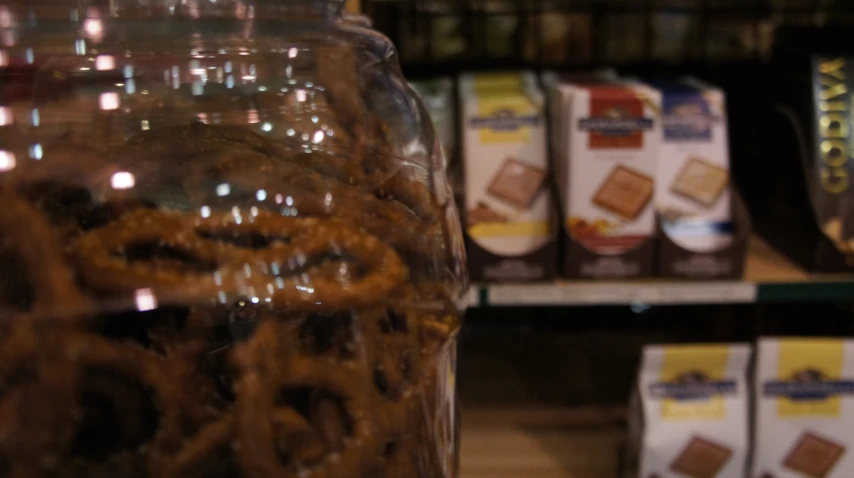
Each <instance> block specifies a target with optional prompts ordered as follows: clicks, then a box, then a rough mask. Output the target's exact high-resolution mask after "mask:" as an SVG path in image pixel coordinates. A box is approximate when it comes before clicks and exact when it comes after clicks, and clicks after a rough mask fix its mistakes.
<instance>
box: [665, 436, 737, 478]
mask: <svg viewBox="0 0 854 478" xmlns="http://www.w3.org/2000/svg"><path fill="white" fill-rule="evenodd" d="M730 457H732V450H731V449H729V448H727V447H725V446H723V445H720V444H718V443H715V442H712V441H709V440H706V439H704V438H699V437H693V438H691V441H689V442H688V444H687V445H686V446H685V448H684V449H682V452H681V453H679V456H677V457H676V460H674V461H673V463H672V464H671V465H670V470H671V471H673V472H675V473H680V474H682V475H685V476H689V477H691V478H715V476H717V475H718V473H720V471H721V470H722V469H723V467H724V466H725V465H726V464H727V462H728V461H729V459H730Z"/></svg>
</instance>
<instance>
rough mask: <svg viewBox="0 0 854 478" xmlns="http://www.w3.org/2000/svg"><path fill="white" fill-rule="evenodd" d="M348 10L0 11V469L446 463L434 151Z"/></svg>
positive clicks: (43, 6) (132, 470) (305, 471)
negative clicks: (346, 16)
mask: <svg viewBox="0 0 854 478" xmlns="http://www.w3.org/2000/svg"><path fill="white" fill-rule="evenodd" d="M342 3H343V2H341V1H335V0H328V1H317V0H316V1H309V0H254V1H249V0H216V1H212V0H180V1H179V0H111V1H107V0H75V1H60V0H39V1H37V2H34V1H29V2H24V1H20V0H0V205H2V207H0V239H2V241H0V264H2V265H3V269H2V273H0V475H2V476H46V477H47V476H51V477H53V476H75V477H96V476H97V477H100V476H111V477H112V476H116V477H120V476H135V477H136V476H139V477H149V476H150V477H155V476H156V477H161V476H175V477H179V476H180V477H194V476H196V477H208V476H211V477H213V476H216V477H231V476H234V477H243V476H247V477H273V476H275V477H278V476H284V477H287V476H295V477H296V476H307V477H308V476H319V477H341V478H343V477H377V478H379V477H425V478H437V477H452V476H456V454H457V452H456V448H457V447H456V444H457V440H458V419H457V417H458V410H457V408H456V406H455V402H456V395H455V387H454V371H455V363H456V358H455V357H456V356H455V347H456V334H457V331H458V328H459V325H460V316H461V314H460V307H459V304H461V303H462V301H461V299H462V297H463V295H464V293H465V292H466V287H467V281H466V275H465V254H464V247H463V242H462V239H461V237H462V236H461V232H460V227H459V220H458V215H457V210H456V207H455V205H454V201H453V195H452V193H451V190H450V187H449V185H448V182H447V179H446V176H445V158H444V155H443V153H442V148H441V146H440V144H439V140H438V139H437V137H436V134H435V131H434V129H433V126H432V124H431V122H430V119H429V117H428V115H427V113H426V112H425V110H424V108H423V106H422V105H421V103H420V102H419V101H418V100H417V98H416V96H415V94H414V93H413V92H412V90H411V89H410V88H409V86H408V85H407V83H406V81H405V80H404V79H403V76H402V75H401V73H400V70H399V67H398V62H397V56H396V52H395V50H394V48H393V47H392V45H391V44H390V42H389V41H388V40H387V39H386V38H385V37H383V36H382V35H380V34H378V33H376V32H374V31H372V30H369V29H366V28H364V27H362V26H360V25H359V24H357V23H353V22H347V21H341V6H342Z"/></svg>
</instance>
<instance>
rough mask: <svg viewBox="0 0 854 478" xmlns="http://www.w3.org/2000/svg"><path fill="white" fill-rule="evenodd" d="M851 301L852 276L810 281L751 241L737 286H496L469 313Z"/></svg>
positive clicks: (483, 290) (478, 291) (481, 290)
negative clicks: (483, 309) (512, 308)
mask: <svg viewBox="0 0 854 478" xmlns="http://www.w3.org/2000/svg"><path fill="white" fill-rule="evenodd" d="M843 300H854V276H830V275H828V276H824V275H810V274H808V273H806V272H805V271H803V270H802V269H800V268H799V267H798V266H796V265H795V264H793V263H792V262H791V261H789V260H788V259H787V258H786V257H784V256H783V255H781V254H780V253H779V252H777V251H776V250H774V249H773V248H771V247H770V246H769V245H768V244H767V243H765V241H763V240H762V239H760V238H758V237H754V238H753V239H752V240H751V244H750V253H749V256H748V259H747V266H746V272H745V277H744V279H743V280H740V281H715V282H692V281H662V280H648V281H633V282H584V281H559V282H554V283H537V284H494V285H486V286H476V287H474V288H473V289H472V290H471V291H470V295H469V304H470V305H471V306H473V307H487V306H495V307H504V306H579V305H631V304H647V305H679V304H748V303H755V302H786V301H843Z"/></svg>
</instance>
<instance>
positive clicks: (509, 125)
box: [469, 108, 540, 131]
mask: <svg viewBox="0 0 854 478" xmlns="http://www.w3.org/2000/svg"><path fill="white" fill-rule="evenodd" d="M469 125H471V127H472V128H475V129H491V130H493V131H517V130H520V129H523V128H536V127H537V126H539V125H540V116H539V115H518V114H516V112H515V111H513V110H512V109H509V108H505V109H500V110H496V111H495V112H494V113H492V114H491V115H489V116H478V117H475V118H472V119H471V120H469Z"/></svg>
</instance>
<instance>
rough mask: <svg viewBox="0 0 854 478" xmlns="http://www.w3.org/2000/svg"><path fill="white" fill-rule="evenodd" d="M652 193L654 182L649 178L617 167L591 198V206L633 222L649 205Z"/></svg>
mask: <svg viewBox="0 0 854 478" xmlns="http://www.w3.org/2000/svg"><path fill="white" fill-rule="evenodd" d="M654 191H655V181H653V179H652V178H651V177H649V176H647V175H646V174H643V173H639V172H637V171H635V170H633V169H630V168H627V167H625V166H617V167H616V168H614V170H613V171H611V174H609V175H608V177H607V179H605V182H603V183H602V185H601V186H600V187H599V190H598V191H597V192H596V195H595V196H593V204H595V205H597V206H599V207H600V208H602V209H605V210H607V211H609V212H612V213H614V214H616V215H617V216H620V217H621V218H623V219H625V220H627V221H634V220H635V219H637V217H638V216H639V215H640V214H641V213H642V212H643V210H644V209H646V207H647V206H648V205H649V203H650V201H651V200H652V195H653V192H654Z"/></svg>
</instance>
